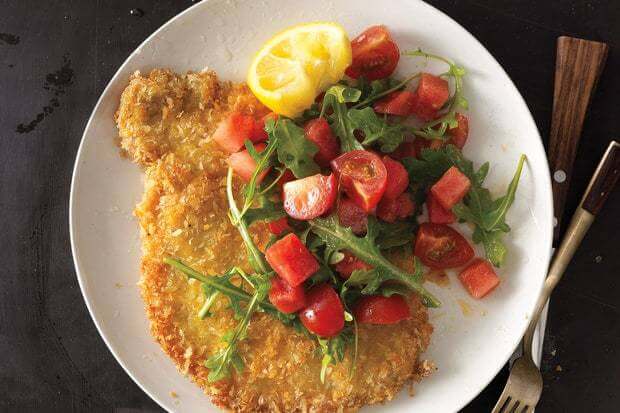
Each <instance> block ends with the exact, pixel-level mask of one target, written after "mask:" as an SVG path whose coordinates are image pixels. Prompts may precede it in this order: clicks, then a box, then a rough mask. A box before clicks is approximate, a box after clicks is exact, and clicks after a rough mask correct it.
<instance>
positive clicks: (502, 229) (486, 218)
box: [452, 155, 526, 267]
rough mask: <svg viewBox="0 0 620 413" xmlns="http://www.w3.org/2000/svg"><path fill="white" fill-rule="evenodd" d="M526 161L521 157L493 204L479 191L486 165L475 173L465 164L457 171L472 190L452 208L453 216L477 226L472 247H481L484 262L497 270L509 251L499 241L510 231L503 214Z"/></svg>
mask: <svg viewBox="0 0 620 413" xmlns="http://www.w3.org/2000/svg"><path fill="white" fill-rule="evenodd" d="M525 160H526V157H525V155H521V157H520V158H519V162H518V164H517V170H516V171H515V174H514V176H513V178H512V180H511V182H510V184H509V185H508V188H507V189H506V194H505V195H504V196H502V197H500V198H498V199H495V200H493V199H492V198H491V195H490V193H489V190H488V189H486V188H484V187H482V183H483V181H484V178H485V177H486V175H487V173H488V164H485V165H486V166H485V165H483V166H482V167H480V169H478V170H477V171H476V172H474V170H473V167H470V166H469V165H468V164H467V163H466V164H465V166H466V167H465V168H464V170H463V169H461V167H459V169H461V172H463V173H464V174H466V175H467V176H468V178H469V179H470V181H471V182H472V186H471V189H470V190H469V193H468V194H467V195H466V196H465V199H464V200H463V201H462V202H460V203H458V204H457V205H455V206H454V207H453V208H452V212H454V214H455V215H456V216H457V217H458V218H459V219H462V220H464V221H468V222H472V223H474V224H475V225H476V229H475V230H474V233H473V237H472V238H473V240H474V242H475V243H482V245H483V246H484V252H485V255H486V257H487V259H488V260H489V261H491V263H492V264H493V265H494V266H496V267H501V266H502V264H503V262H504V259H505V257H506V253H507V251H508V250H507V248H506V246H505V245H504V244H503V243H502V240H501V238H502V235H503V234H504V233H506V232H509V231H510V227H509V226H508V224H506V213H507V212H508V209H509V208H510V206H511V205H512V203H513V202H514V199H515V194H516V192H517V187H518V186H519V178H520V177H521V172H522V170H523V165H524V163H525Z"/></svg>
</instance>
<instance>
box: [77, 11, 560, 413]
mask: <svg viewBox="0 0 620 413" xmlns="http://www.w3.org/2000/svg"><path fill="white" fill-rule="evenodd" d="M315 20H330V21H337V22H340V23H341V24H343V25H344V26H345V28H346V29H347V30H348V31H349V33H350V35H352V36H353V35H355V34H357V33H359V32H360V31H361V30H362V29H364V28H366V27H367V26H369V25H372V24H378V23H381V24H386V25H387V26H388V27H389V28H390V30H391V31H392V33H393V34H394V37H395V39H396V41H397V42H398V44H399V46H400V47H401V50H407V49H414V48H417V47H422V48H423V49H425V50H428V51H430V52H433V53H436V54H440V55H444V56H448V57H450V58H452V59H454V60H456V61H457V62H459V63H461V64H463V65H465V66H466V68H467V70H468V76H467V78H466V86H465V92H466V96H467V97H468V99H469V102H470V108H471V109H470V112H469V116H470V125H471V126H470V127H471V132H470V136H471V137H470V140H469V143H468V145H467V147H466V150H465V152H466V154H467V155H468V156H469V157H471V158H472V159H474V160H475V161H476V162H478V163H480V162H483V161H485V160H489V161H490V162H491V173H490V176H489V178H488V182H489V185H490V188H491V189H492V190H493V191H495V193H496V194H497V193H499V191H500V190H502V189H503V188H504V187H505V185H506V184H507V183H508V181H509V180H510V178H511V176H512V174H513V172H514V169H515V166H516V163H517V159H518V157H519V155H520V154H521V153H525V154H527V156H528V163H527V167H526V168H525V171H524V173H523V176H522V179H521V184H520V187H519V190H518V193H517V200H516V202H515V203H514V205H513V207H512V209H511V211H510V213H509V218H508V220H509V223H510V224H511V226H512V228H513V231H512V232H511V233H510V235H509V236H508V237H507V242H508V244H509V245H510V254H509V256H508V260H507V263H506V265H505V267H504V268H502V269H501V271H500V275H501V277H502V284H501V285H500V287H499V288H498V290H497V291H495V292H494V293H493V294H492V295H491V296H489V297H488V298H485V299H484V300H482V301H474V300H472V299H470V298H468V296H467V293H466V292H465V291H464V290H463V288H462V287H461V286H460V285H459V283H458V281H457V280H454V279H453V281H452V284H451V287H450V288H438V287H436V286H434V285H429V289H431V290H432V291H433V292H435V293H436V294H437V295H438V296H439V297H440V298H441V300H442V301H443V303H444V304H443V307H442V308H440V309H438V310H433V311H431V320H432V322H433V324H434V326H435V333H434V335H433V338H432V343H431V346H430V349H429V350H428V352H427V353H426V357H428V358H430V359H432V360H434V361H435V363H436V364H437V366H438V368H439V370H438V371H437V372H436V373H435V374H433V375H432V376H431V377H429V378H427V379H426V380H424V381H423V382H422V383H421V384H419V385H418V386H417V388H416V396H415V397H414V398H409V397H407V396H406V395H405V394H401V396H400V397H399V398H398V399H397V400H395V401H392V402H391V403H388V404H387V405H385V406H381V407H380V410H381V411H390V412H397V411H398V412H401V411H405V410H407V411H416V412H453V411H456V410H458V409H459V408H461V407H462V406H464V405H465V404H466V403H467V402H468V401H470V400H471V399H472V398H473V397H475V396H476V395H477V394H478V393H479V392H480V391H481V390H482V389H483V388H484V387H485V386H486V384H487V383H488V382H489V381H490V380H491V379H492V378H493V376H494V375H495V374H496V373H497V372H498V370H499V369H500V367H501V366H502V365H503V364H504V363H505V362H506V360H507V359H508V358H509V356H510V354H511V353H512V351H513V349H514V348H515V346H516V345H517V343H518V341H519V339H520V337H521V335H522V333H523V332H524V330H525V327H526V324H527V322H528V318H529V315H530V313H531V311H532V309H533V307H534V303H535V301H536V297H537V296H538V294H539V292H540V289H541V287H542V281H543V278H544V275H545V272H546V269H547V264H548V260H549V254H550V250H551V233H552V225H553V224H552V221H553V216H552V201H551V185H550V179H549V172H548V165H547V160H546V157H545V152H544V149H543V146H542V144H541V140H540V137H539V135H538V131H537V129H536V126H535V124H534V122H533V120H532V117H531V115H530V112H529V111H528V109H527V107H526V105H525V103H524V101H523V99H522V98H521V95H520V94H519V92H518V91H517V89H516V88H515V87H514V85H513V83H512V82H511V81H510V79H509V78H508V76H507V75H506V73H505V72H504V71H503V70H502V68H501V67H500V66H499V64H498V63H497V62H496V61H495V59H493V57H492V56H491V55H490V54H489V53H488V52H487V50H486V49H485V48H484V47H483V46H482V45H481V44H480V43H478V41H477V40H476V39H474V37H472V36H471V35H470V34H469V33H468V32H467V31H466V30H465V29H463V28H462V27H461V26H459V25H458V24H457V23H455V22H454V21H453V20H451V19H450V18H449V17H447V16H446V15H444V14H442V13H441V12H439V11H438V10H436V9H434V8H433V7H431V6H429V5H427V4H425V3H423V2H421V1H414V0H393V1H384V2H382V3H381V7H377V2H376V0H350V1H330V0H318V1H311V2H310V1H302V0H296V1H284V0H264V1H255V0H228V1H224V0H210V1H204V2H202V3H199V4H197V5H195V6H194V7H192V8H190V9H188V10H187V11H185V12H183V13H181V14H180V15H178V16H177V17H175V18H174V19H172V20H171V21H170V22H168V23H167V24H165V25H164V26H163V27H162V28H160V29H159V30H158V31H157V32H155V33H154V34H153V35H152V36H151V37H149V38H148V39H147V40H146V41H145V42H144V43H143V44H142V45H141V46H140V47H139V48H138V49H137V50H136V51H135V52H134V53H133V54H132V55H131V56H130V57H129V58H128V59H127V61H126V62H125V63H124V64H123V65H122V66H121V68H120V69H119V71H118V72H117V73H116V75H115V76H114V77H113V78H112V80H111V82H110V84H109V85H108V87H107V88H106V89H105V91H104V93H103V95H102V96H101V98H100V99H99V102H98V103H97V105H96V107H95V110H94V111H93V113H92V116H91V118H90V120H89V122H88V125H87V126H86V130H85V131H84V136H83V138H82V143H81V145H80V149H79V151H78V155H77V159H76V163H75V170H74V174H73V184H72V188H71V201H70V225H71V243H72V248H73V257H74V260H75V267H76V272H77V276H78V279H79V282H80V286H81V288H82V293H83V295H84V299H85V301H86V304H87V306H88V308H89V310H90V313H91V315H92V317H93V320H94V322H95V324H96V325H97V328H98V329H99V332H100V333H101V336H102V337H103V339H104V340H105V342H106V344H107V345H108V347H109V348H110V351H112V353H113V354H114V356H115V357H116V359H117V360H118V362H119V363H120V364H121V365H122V366H123V368H125V370H126V371H127V373H128V374H129V375H130V376H131V377H132V378H133V379H134V380H135V381H136V383H138V385H139V386H140V387H141V388H142V389H143V390H144V391H145V392H146V393H148V394H149V395H150V396H151V397H152V398H153V399H155V400H156V401H157V402H158V403H159V404H160V405H161V406H162V407H164V408H165V409H167V410H170V411H183V412H197V411H201V412H205V411H216V409H215V407H213V406H212V405H211V404H210V402H209V401H208V398H207V397H206V396H205V395H204V394H203V393H202V392H201V391H200V390H199V389H198V388H197V387H196V386H195V385H194V384H192V383H191V382H190V381H189V379H187V378H185V377H183V376H182V375H181V374H179V373H178V372H177V370H176V368H175V367H174V365H173V363H172V362H171V361H170V360H169V359H168V357H166V356H165V355H164V354H163V353H162V351H161V350H160V349H159V347H158V345H157V344H156V343H155V342H154V341H153V339H152V338H151V336H150V334H149V331H148V325H147V320H146V317H145V313H144V310H143V304H142V300H141V298H140V296H139V293H138V288H137V287H136V282H137V281H138V278H139V267H138V265H139V260H140V243H139V237H138V227H137V223H136V221H135V219H134V218H133V216H132V210H133V207H134V205H135V204H136V203H137V202H138V201H139V199H140V197H141V195H142V189H143V188H142V179H141V171H140V170H139V169H138V167H137V166H135V165H134V164H132V163H131V162H129V161H127V160H125V159H121V158H120V157H119V153H118V150H117V148H116V146H115V144H114V138H115V137H116V136H117V130H116V127H115V124H114V120H113V115H114V112H115V110H116V109H117V106H118V100H119V95H120V93H121V91H122V90H123V88H124V87H125V86H126V84H127V81H128V78H129V75H130V74H131V73H132V72H133V71H135V70H141V71H143V72H147V71H148V70H150V69H152V68H156V67H169V68H172V69H174V70H176V71H179V72H184V71H186V70H188V69H191V70H202V69H203V68H205V67H209V68H212V69H215V70H216V71H217V72H218V74H220V75H221V77H222V78H224V79H232V80H242V79H243V77H244V74H245V71H246V68H247V66H248V63H249V61H250V59H251V57H252V54H253V53H254V52H255V51H256V50H257V49H258V47H259V46H260V45H261V44H262V43H263V42H264V41H265V40H267V39H268V38H270V37H271V36H272V35H273V34H274V33H276V32H278V31H279V30H281V29H283V28H285V27H287V26H291V25H293V24H296V23H300V22H308V21H315ZM416 62H418V63H422V62H421V61H420V60H417V61H416ZM416 66H424V65H423V64H416V63H415V62H414V61H413V60H408V59H407V58H403V59H401V64H400V68H399V70H400V71H401V74H404V73H409V72H410V71H412V70H414V69H416ZM428 69H429V70H431V71H432V70H436V69H437V68H435V67H433V65H429V67H428ZM459 300H462V301H459ZM463 302H466V303H468V306H469V307H470V311H469V312H470V314H469V315H464V314H463V311H462V306H461V304H462V303H463ZM460 303H461V304H460ZM171 391H174V392H175V393H176V394H178V398H173V397H172V396H171V395H170V394H171V393H170V392H171ZM378 409H379V408H377V407H375V408H367V409H366V410H367V411H372V410H378Z"/></svg>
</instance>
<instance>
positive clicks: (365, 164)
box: [331, 150, 387, 212]
mask: <svg viewBox="0 0 620 413" xmlns="http://www.w3.org/2000/svg"><path fill="white" fill-rule="evenodd" d="M331 165H332V169H333V170H334V172H336V175H337V176H338V179H339V182H340V185H341V187H342V188H343V189H344V192H345V193H346V194H347V195H348V196H349V198H351V199H352V200H353V201H354V202H355V203H356V204H357V205H358V206H360V207H361V208H362V209H363V210H364V211H366V212H371V211H372V210H373V208H374V207H376V206H377V204H378V203H379V201H380V200H381V197H382V196H383V193H384V192H385V187H386V185H387V170H386V169H385V165H384V164H383V161H381V158H379V156H377V155H376V154H374V153H372V152H369V151H363V150H356V151H351V152H347V153H345V154H342V155H340V156H339V157H337V158H336V159H334V160H333V161H332V162H331Z"/></svg>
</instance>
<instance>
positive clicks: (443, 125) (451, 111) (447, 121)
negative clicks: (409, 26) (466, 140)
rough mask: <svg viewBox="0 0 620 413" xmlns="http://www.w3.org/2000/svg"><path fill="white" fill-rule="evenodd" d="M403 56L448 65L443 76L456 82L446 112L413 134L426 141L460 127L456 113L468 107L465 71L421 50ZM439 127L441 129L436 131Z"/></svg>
mask: <svg viewBox="0 0 620 413" xmlns="http://www.w3.org/2000/svg"><path fill="white" fill-rule="evenodd" d="M403 55H405V56H411V57H424V58H426V59H435V60H439V61H440V62H443V63H445V64H447V65H448V71H447V72H445V73H444V74H443V75H442V76H448V77H451V78H452V79H453V80H454V93H453V94H452V96H450V98H449V99H448V101H447V102H446V104H445V106H444V107H445V108H446V109H445V112H444V113H443V115H442V116H440V117H439V118H438V119H435V120H433V121H430V122H428V123H426V124H424V125H423V126H422V127H421V128H414V129H413V130H412V132H413V133H414V134H416V135H417V136H420V137H423V138H426V139H437V138H442V137H443V136H444V135H445V133H446V131H447V130H448V129H449V128H455V127H457V126H458V121H457V119H456V113H457V111H458V110H459V109H463V110H466V109H467V107H468V103H467V99H465V96H463V77H464V76H465V69H464V68H463V67H462V66H459V65H457V64H455V63H454V62H452V61H451V60H449V59H446V58H444V57H441V56H437V55H434V54H430V53H426V52H424V51H422V50H421V49H418V50H415V51H411V52H404V53H403ZM437 127H439V129H436V128H437Z"/></svg>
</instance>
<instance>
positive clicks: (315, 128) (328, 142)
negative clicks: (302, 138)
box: [304, 118, 340, 168]
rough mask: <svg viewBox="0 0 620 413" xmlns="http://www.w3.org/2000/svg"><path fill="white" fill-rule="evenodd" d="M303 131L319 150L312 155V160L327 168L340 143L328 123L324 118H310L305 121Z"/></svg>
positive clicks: (337, 151)
mask: <svg viewBox="0 0 620 413" xmlns="http://www.w3.org/2000/svg"><path fill="white" fill-rule="evenodd" d="M304 132H305V135H306V139H308V140H309V141H311V142H313V143H314V144H315V145H316V146H317V147H318V148H319V151H318V152H317V153H316V155H314V160H315V161H316V163H317V164H319V166H321V167H322V168H327V167H328V166H329V163H330V162H331V161H332V159H334V158H336V157H337V156H338V154H339V153H340V145H339V144H338V140H337V139H336V137H335V136H334V134H333V133H332V130H331V128H330V127H329V123H327V121H326V120H325V118H316V119H312V120H311V121H309V122H308V123H306V126H305V127H304Z"/></svg>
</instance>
